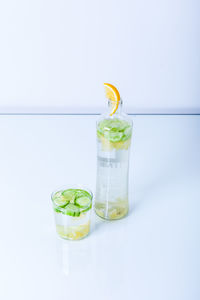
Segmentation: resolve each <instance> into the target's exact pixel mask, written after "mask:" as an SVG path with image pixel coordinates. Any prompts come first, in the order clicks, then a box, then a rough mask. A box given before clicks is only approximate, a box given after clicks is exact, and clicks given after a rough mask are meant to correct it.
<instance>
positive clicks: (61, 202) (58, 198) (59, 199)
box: [53, 192, 69, 207]
mask: <svg viewBox="0 0 200 300" xmlns="http://www.w3.org/2000/svg"><path fill="white" fill-rule="evenodd" d="M53 202H54V204H55V205H56V206H59V207H65V206H66V205H67V204H68V203H69V201H68V200H67V199H65V197H63V195H62V193H61V192H57V193H55V194H54V196H53Z"/></svg>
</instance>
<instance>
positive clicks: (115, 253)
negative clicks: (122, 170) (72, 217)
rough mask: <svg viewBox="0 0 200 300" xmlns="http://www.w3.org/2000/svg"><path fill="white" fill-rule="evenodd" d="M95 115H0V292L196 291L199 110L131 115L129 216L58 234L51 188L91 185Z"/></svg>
mask: <svg viewBox="0 0 200 300" xmlns="http://www.w3.org/2000/svg"><path fill="white" fill-rule="evenodd" d="M97 118H98V116H0V137H1V148H0V157H1V166H0V182H1V210H0V222H1V226H0V237H1V244H0V285H1V287H0V299H2V300H13V299H20V300H25V299H26V300H27V299H28V300H32V299H34V300H35V299H37V300H42V299H49V300H51V299H52V300H65V299H73V300H76V299H78V300H79V299H83V300H84V299H87V300H90V299H95V300H99V299H101V300H107V299H108V300H112V299H115V300H118V299H120V300H121V299H125V300H129V299H130V300H133V299H134V300H161V299H162V300H186V299H187V300H189V299H190V300H191V299H192V300H197V299H200V285H199V278H200V218H199V214H200V116H136V117H133V121H134V131H133V143H132V150H131V163H130V213H129V215H128V216H127V217H126V218H124V219H122V220H119V221H113V222H105V221H102V220H100V219H99V218H98V217H96V216H95V215H93V226H92V232H91V234H90V235H89V236H88V237H87V238H85V239H83V240H82V241H75V242H70V241H64V240H60V239H59V238H58V237H57V235H56V233H55V224H54V218H53V211H52V207H51V201H50V194H51V192H52V191H53V190H55V189H56V188H57V187H59V186H62V185H64V184H70V183H81V184H84V185H87V186H88V187H89V188H90V189H92V190H93V191H95V177H96V137H95V121H96V119H97Z"/></svg>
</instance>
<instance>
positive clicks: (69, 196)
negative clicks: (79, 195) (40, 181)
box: [62, 190, 75, 203]
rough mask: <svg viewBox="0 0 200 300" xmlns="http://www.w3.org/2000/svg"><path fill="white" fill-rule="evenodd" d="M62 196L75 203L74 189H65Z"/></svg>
mask: <svg viewBox="0 0 200 300" xmlns="http://www.w3.org/2000/svg"><path fill="white" fill-rule="evenodd" d="M62 196H63V197H64V198H65V199H66V200H67V201H68V202H70V203H74V200H75V191H74V190H65V191H63V192H62Z"/></svg>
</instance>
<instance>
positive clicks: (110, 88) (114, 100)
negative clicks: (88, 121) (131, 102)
mask: <svg viewBox="0 0 200 300" xmlns="http://www.w3.org/2000/svg"><path fill="white" fill-rule="evenodd" d="M104 87H105V92H106V98H108V99H109V100H110V101H111V104H112V111H111V113H110V116H112V115H113V114H114V113H115V112H116V111H117V109H118V106H119V101H120V94H119V92H118V90H117V88H116V87H115V86H114V85H112V84H110V83H104Z"/></svg>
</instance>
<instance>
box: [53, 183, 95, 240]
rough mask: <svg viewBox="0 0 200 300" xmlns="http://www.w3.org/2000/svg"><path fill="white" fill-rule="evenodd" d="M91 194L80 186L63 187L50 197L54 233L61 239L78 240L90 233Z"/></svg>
mask: <svg viewBox="0 0 200 300" xmlns="http://www.w3.org/2000/svg"><path fill="white" fill-rule="evenodd" d="M92 199H93V194H92V192H91V191H90V190H88V189H87V188H85V187H82V186H70V187H63V188H61V189H59V190H57V191H56V192H53V193H52V195H51V200H52V204H53V210H54V216H55V222H56V231H57V233H58V235H59V236H60V237H61V238H63V239H68V240H80V239H82V238H84V237H85V236H87V235H88V234H89V232H90V223H91V209H92Z"/></svg>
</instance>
